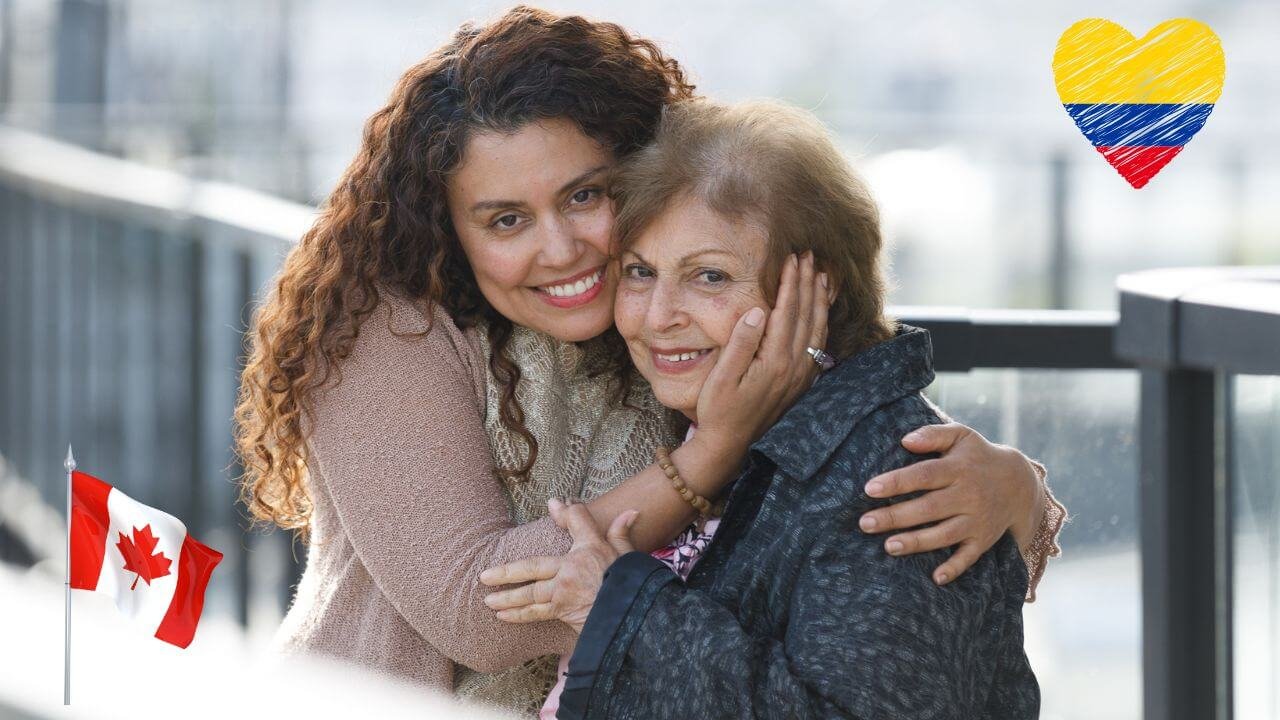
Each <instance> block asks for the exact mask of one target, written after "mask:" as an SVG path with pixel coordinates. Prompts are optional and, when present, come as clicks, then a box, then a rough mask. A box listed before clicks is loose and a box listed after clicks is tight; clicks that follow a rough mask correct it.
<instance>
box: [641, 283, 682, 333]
mask: <svg viewBox="0 0 1280 720" xmlns="http://www.w3.org/2000/svg"><path fill="white" fill-rule="evenodd" d="M687 318H688V314H687V313H686V312H685V309H684V307H683V294H682V293H681V292H680V288H679V287H678V286H677V285H676V284H675V283H673V282H663V281H662V280H659V281H658V282H657V283H655V284H654V288H653V293H652V294H651V295H650V296H649V312H648V313H647V314H646V316H645V320H646V321H647V322H648V324H649V329H650V330H652V331H654V332H662V331H665V330H670V329H672V328H678V327H680V326H681V325H682V324H684V322H685V321H686V319H687Z"/></svg>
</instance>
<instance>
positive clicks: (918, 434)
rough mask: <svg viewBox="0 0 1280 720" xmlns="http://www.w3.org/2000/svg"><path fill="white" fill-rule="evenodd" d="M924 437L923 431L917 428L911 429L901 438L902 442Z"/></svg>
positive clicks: (916, 440)
mask: <svg viewBox="0 0 1280 720" xmlns="http://www.w3.org/2000/svg"><path fill="white" fill-rule="evenodd" d="M923 439H924V433H922V432H920V431H919V430H912V431H911V432H909V433H907V436H906V437H904V438H902V442H919V441H920V440H923Z"/></svg>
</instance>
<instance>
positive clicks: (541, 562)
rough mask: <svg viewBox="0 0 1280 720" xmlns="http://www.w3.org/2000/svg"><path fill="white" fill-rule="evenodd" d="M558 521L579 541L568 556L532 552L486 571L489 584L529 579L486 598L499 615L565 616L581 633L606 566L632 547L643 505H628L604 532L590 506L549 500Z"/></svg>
mask: <svg viewBox="0 0 1280 720" xmlns="http://www.w3.org/2000/svg"><path fill="white" fill-rule="evenodd" d="M547 507H548V509H550V511H551V517H552V519H554V520H555V522H556V524H557V525H559V526H560V527H562V528H564V529H565V530H568V531H569V534H570V535H571V536H572V537H573V546H572V547H571V548H570V549H569V552H568V553H567V554H566V555H564V556H563V557H531V558H525V559H523V560H517V561H515V562H512V563H507V564H506V565H499V566H498V567H495V568H490V569H488V570H485V571H484V572H483V573H481V574H480V582H482V583H484V584H485V585H490V586H493V585H510V584H513V583H526V584H525V585H521V586H520V587H518V588H513V589H511V590H503V591H500V592H495V593H490V594H489V595H488V596H486V597H485V599H484V602H485V604H486V605H488V606H489V607H491V608H493V609H494V610H497V611H498V612H497V617H498V619H499V620H503V621H506V622H510V623H529V622H537V621H539V620H560V621H562V622H564V623H565V624H567V625H568V626H569V627H571V628H573V629H574V631H575V632H578V633H581V632H582V626H583V625H584V624H585V623H586V622H587V615H588V614H589V613H590V612H591V606H592V605H593V604H595V600H596V593H597V592H598V591H599V590H600V583H601V582H602V581H603V579H604V571H605V570H607V569H608V568H609V566H610V565H611V564H613V561H614V560H615V559H617V557H618V556H619V555H622V554H624V553H628V552H631V551H632V550H634V549H635V548H634V547H633V546H632V544H631V525H632V524H633V523H634V522H635V519H636V515H638V514H639V511H638V510H628V511H627V512H624V513H619V515H618V516H617V517H616V518H614V520H613V524H611V525H610V526H609V532H608V533H607V535H606V534H601V532H600V528H598V527H596V523H595V520H594V519H592V517H591V512H590V511H589V510H587V506H586V505H583V504H581V503H575V504H572V505H565V504H564V503H562V502H560V501H559V500H555V499H552V500H550V501H548V502H547Z"/></svg>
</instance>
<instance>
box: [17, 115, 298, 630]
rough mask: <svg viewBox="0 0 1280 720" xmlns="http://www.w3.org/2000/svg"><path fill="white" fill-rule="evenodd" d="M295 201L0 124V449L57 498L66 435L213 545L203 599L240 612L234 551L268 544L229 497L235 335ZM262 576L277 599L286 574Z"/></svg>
mask: <svg viewBox="0 0 1280 720" xmlns="http://www.w3.org/2000/svg"><path fill="white" fill-rule="evenodd" d="M313 212H314V211H313V209H312V208H308V207H305V206H300V205H297V204H294V203H289V202H284V201H281V200H278V199H276V198H272V197H268V196H266V195H263V194H261V193H257V192H253V191H248V190H245V189H242V188H238V187H234V186H230V185H227V184H224V183H215V182H203V181H196V180H191V179H189V178H186V177H183V176H181V175H178V174H175V173H172V172H167V171H163V170H158V169H153V168H148V167H144V166H141V165H138V164H136V163H130V162H125V161H122V160H118V159H115V158H111V157H107V156H103V155H99V154H95V153H92V152H88V151H85V150H83V149H80V148H76V147H74V146H71V145H67V144H64V143H59V142H55V141H52V140H49V139H47V138H44V137H41V136H37V135H32V134H30V133H25V132H20V131H17V130H12V129H5V128H0V284H2V289H0V338H3V343H2V345H0V365H3V368H4V372H3V381H2V382H0V454H3V456H4V457H5V458H6V459H7V461H8V467H9V471H10V472H11V473H12V474H14V475H16V476H17V477H19V478H25V479H26V480H27V481H29V482H30V483H32V484H34V485H36V486H37V487H38V488H39V490H40V494H41V496H42V497H43V498H44V500H45V502H47V503H49V504H50V505H52V506H53V507H55V508H61V507H63V503H64V498H65V482H66V480H65V474H64V473H63V471H62V469H61V467H60V465H59V463H60V460H59V458H61V457H64V456H65V455H66V446H67V444H68V443H71V444H72V445H73V446H74V448H75V454H76V457H77V459H78V460H79V463H80V468H81V469H82V470H84V471H85V472H88V473H90V474H93V475H96V476H98V477H101V478H102V479H103V480H105V481H107V482H109V483H111V484H113V485H116V486H118V487H120V488H121V489H122V490H123V491H125V492H126V493H129V494H130V495H132V496H134V497H136V498H138V499H140V500H141V501H143V502H146V503H148V504H151V505H156V506H158V507H162V508H164V509H165V510H167V511H169V512H171V513H173V514H174V515H176V516H178V517H180V518H182V520H183V521H184V522H186V523H187V524H188V526H189V527H190V529H191V531H192V534H193V535H194V536H196V537H199V538H201V539H202V540H204V541H205V542H208V543H210V544H212V545H214V546H215V547H219V548H222V549H224V550H229V552H227V558H226V560H225V561H224V562H225V563H226V571H227V572H228V573H229V574H230V575H231V576H233V577H235V579H236V582H235V583H234V584H233V585H234V590H233V591H232V593H230V594H229V595H223V594H220V593H216V592H214V591H211V597H210V599H209V605H210V607H211V609H212V610H213V611H215V612H216V611H218V610H230V611H231V612H233V613H234V614H235V615H236V616H237V617H238V618H239V619H240V620H241V622H245V623H247V622H248V619H249V613H250V592H251V589H253V586H254V585H255V583H256V585H257V586H258V587H259V589H262V590H265V587H266V586H267V585H268V583H266V582H265V581H264V580H263V578H261V577H255V576H254V574H253V573H251V572H250V565H251V563H250V555H249V553H248V550H249V549H250V548H253V547H256V546H257V545H259V544H261V543H273V544H276V545H279V544H281V543H282V542H283V540H282V539H280V538H276V537H270V536H269V537H266V538H264V537H263V536H261V535H245V534H243V533H242V532H241V531H240V530H239V528H240V527H241V526H243V525H245V523H244V521H243V518H242V517H241V514H240V512H239V511H238V510H237V507H236V505H235V503H234V501H233V499H234V497H235V494H236V490H235V487H234V485H233V483H232V482H231V480H230V479H231V478H232V477H234V476H236V475H237V474H238V470H237V468H236V466H235V460H234V456H233V454H232V452H231V439H230V417H231V411H232V408H233V406H234V402H235V395H236V387H237V380H238V374H239V367H240V363H241V362H242V355H243V351H242V332H241V331H242V329H243V328H244V327H245V326H246V323H247V319H248V317H249V312H250V311H251V308H252V307H253V301H254V299H255V295H256V293H257V292H258V291H259V290H260V289H261V288H263V287H264V285H265V282H266V281H267V279H268V278H269V277H270V276H271V274H272V273H274V272H275V270H276V268H277V266H278V264H279V262H280V259H281V257H282V256H283V253H284V252H285V251H286V250H287V248H288V246H289V243H290V242H291V241H292V240H293V239H295V238H297V237H300V236H301V234H302V232H303V231H304V230H305V229H306V228H307V226H308V224H309V223H310V220H311V216H312V214H313ZM275 554H277V555H282V556H287V549H286V552H282V553H275ZM272 572H273V574H276V575H283V576H284V577H282V578H279V581H277V582H274V583H271V585H272V586H273V587H272V589H271V592H273V593H276V594H278V595H279V597H280V599H281V600H282V601H283V600H284V599H285V592H286V589H287V587H288V578H289V577H292V576H293V575H296V572H297V571H296V569H289V568H288V567H287V565H286V566H284V567H280V566H279V564H277V568H276V569H274V570H273V571H272ZM228 606H229V607H228Z"/></svg>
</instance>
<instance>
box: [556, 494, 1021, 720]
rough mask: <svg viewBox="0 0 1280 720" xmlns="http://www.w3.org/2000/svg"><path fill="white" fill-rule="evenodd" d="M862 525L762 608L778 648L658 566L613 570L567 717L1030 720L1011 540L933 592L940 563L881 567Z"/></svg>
mask: <svg viewBox="0 0 1280 720" xmlns="http://www.w3.org/2000/svg"><path fill="white" fill-rule="evenodd" d="M861 509H866V508H865V506H864V507H863V508H861ZM858 514H859V513H856V512H846V513H844V514H842V515H840V516H837V517H836V518H834V519H832V520H831V521H830V522H829V523H827V524H826V525H825V526H822V527H818V528H815V530H814V532H813V535H812V540H813V542H812V545H810V547H809V550H808V551H807V552H806V553H805V555H804V559H803V561H802V562H803V565H802V567H801V569H800V570H799V572H798V574H797V575H796V577H795V579H794V581H791V582H789V585H790V591H789V594H786V593H784V596H785V599H784V600H783V601H781V602H778V603H774V602H772V600H771V601H770V602H769V605H768V608H769V611H770V612H774V613H778V614H779V615H780V616H781V618H782V619H780V620H779V621H777V624H778V625H779V626H781V627H782V628H784V630H783V631H782V632H781V634H780V635H770V636H762V635H761V634H760V633H758V632H756V633H748V632H747V631H746V630H745V629H744V628H743V626H742V624H741V622H740V620H739V615H738V612H741V611H740V610H735V609H731V608H730V607H727V606H726V605H724V604H722V603H721V602H719V601H718V600H717V598H715V597H713V596H711V595H710V594H708V593H707V592H703V591H701V590H694V589H689V588H687V587H686V586H685V585H684V584H683V583H681V582H680V581H679V580H678V579H677V578H676V577H675V575H674V574H672V573H671V572H670V570H668V569H667V568H666V566H665V565H663V564H662V563H660V562H659V561H657V560H655V559H653V558H652V557H651V556H647V555H645V554H643V553H638V552H633V553H627V554H625V555H622V556H621V557H619V558H618V559H617V561H616V562H614V563H613V565H612V566H610V568H609V570H608V572H607V573H606V575H605V578H604V582H603V584H602V586H601V587H600V590H599V593H598V595H597V596H596V600H595V605H594V607H592V608H591V613H590V617H589V618H588V619H587V621H586V624H585V626H584V627H583V629H582V635H581V636H580V638H579V640H578V647H577V649H576V650H575V652H574V655H573V658H572V660H571V661H570V665H569V673H568V678H567V680H566V686H565V691H564V694H563V695H562V697H561V704H560V707H561V710H560V714H559V715H558V717H560V718H562V719H563V718H597V717H601V718H602V717H615V716H616V717H632V716H635V717H700V718H736V717H745V716H750V717H760V718H774V717H777V718H782V717H787V718H837V717H838V718H868V719H869V718H887V717H911V718H924V717H931V718H972V717H1001V718H1031V717H1035V716H1036V715H1037V714H1038V710H1039V686H1038V685H1037V683H1036V680H1035V677H1034V676H1033V675H1032V673H1031V669H1030V666H1029V664H1028V663H1027V660H1026V656H1025V654H1024V653H1023V650H1022V614H1021V613H1022V595H1023V592H1024V590H1025V584H1026V575H1025V571H1024V569H1023V567H1022V560H1021V559H1020V558H1019V556H1018V550H1017V548H1016V547H1015V544H1014V542H1013V540H1012V537H1010V536H1006V537H1004V538H1003V539H1002V540H1001V541H1000V542H999V543H997V545H996V546H995V548H994V549H993V550H992V552H990V553H987V554H985V555H983V556H982V557H981V558H979V560H978V561H977V562H976V563H974V565H973V566H972V567H971V568H970V571H969V572H968V573H966V575H965V576H964V577H962V578H960V579H959V580H957V581H955V582H954V583H951V584H950V585H948V586H946V587H938V586H936V585H934V584H933V583H932V582H931V581H930V580H929V576H928V573H927V572H922V569H926V568H927V567H928V566H929V563H933V562H936V561H937V560H938V558H939V555H940V554H939V553H937V552H934V553H925V554H920V555H914V556H909V557H902V558H895V557H891V556H888V555H885V554H884V553H883V552H882V551H881V549H880V547H879V543H878V542H876V541H874V540H873V539H870V538H868V537H867V536H866V535H863V534H861V533H856V532H853V530H854V527H855V525H856V519H857V515H858ZM761 592H765V590H763V589H762V590H761ZM757 611H758V609H757Z"/></svg>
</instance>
